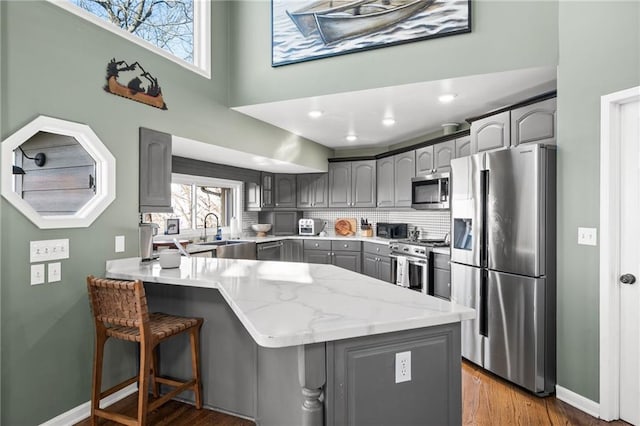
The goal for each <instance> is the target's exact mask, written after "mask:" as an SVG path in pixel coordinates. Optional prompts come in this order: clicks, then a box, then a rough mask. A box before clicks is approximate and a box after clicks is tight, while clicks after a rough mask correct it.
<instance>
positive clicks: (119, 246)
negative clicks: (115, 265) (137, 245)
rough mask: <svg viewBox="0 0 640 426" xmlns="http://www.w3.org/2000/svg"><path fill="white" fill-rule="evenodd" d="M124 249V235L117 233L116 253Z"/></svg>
mask: <svg viewBox="0 0 640 426" xmlns="http://www.w3.org/2000/svg"><path fill="white" fill-rule="evenodd" d="M123 251H124V235H116V253H120V252H123Z"/></svg>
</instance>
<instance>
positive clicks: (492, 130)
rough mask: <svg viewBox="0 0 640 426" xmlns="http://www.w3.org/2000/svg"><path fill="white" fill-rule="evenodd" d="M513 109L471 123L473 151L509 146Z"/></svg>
mask: <svg viewBox="0 0 640 426" xmlns="http://www.w3.org/2000/svg"><path fill="white" fill-rule="evenodd" d="M510 113H511V111H504V112H501V113H499V114H495V115H491V116H489V117H485V118H482V119H480V120H476V121H474V122H473V123H471V153H472V154H475V153H477V152H483V151H492V150H495V149H500V148H508V147H509V145H510V141H511V134H510V133H511V121H510V116H511V114H510Z"/></svg>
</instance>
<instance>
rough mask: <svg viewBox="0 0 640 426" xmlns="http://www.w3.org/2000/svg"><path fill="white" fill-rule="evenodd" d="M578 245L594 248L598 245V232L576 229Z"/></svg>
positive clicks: (593, 229)
mask: <svg viewBox="0 0 640 426" xmlns="http://www.w3.org/2000/svg"><path fill="white" fill-rule="evenodd" d="M578 244H582V245H585V246H595V245H597V244H598V230H597V229H596V228H578Z"/></svg>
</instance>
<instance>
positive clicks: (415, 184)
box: [411, 172, 449, 210]
mask: <svg viewBox="0 0 640 426" xmlns="http://www.w3.org/2000/svg"><path fill="white" fill-rule="evenodd" d="M411 207H412V208H414V209H420V210H430V209H443V210H447V209H449V172H444V173H434V174H432V175H426V176H417V177H414V178H413V179H411Z"/></svg>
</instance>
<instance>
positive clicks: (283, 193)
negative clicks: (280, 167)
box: [275, 174, 296, 209]
mask: <svg viewBox="0 0 640 426" xmlns="http://www.w3.org/2000/svg"><path fill="white" fill-rule="evenodd" d="M275 207H276V208H285V209H291V208H293V209H295V208H296V175H293V174H276V177H275Z"/></svg>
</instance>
